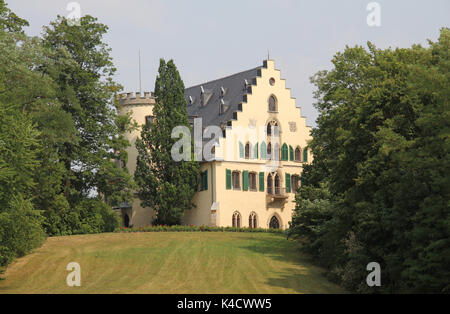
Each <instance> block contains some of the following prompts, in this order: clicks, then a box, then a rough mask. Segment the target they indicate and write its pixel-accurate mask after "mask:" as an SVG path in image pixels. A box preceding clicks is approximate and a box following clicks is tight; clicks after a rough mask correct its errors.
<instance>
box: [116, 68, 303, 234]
mask: <svg viewBox="0 0 450 314" xmlns="http://www.w3.org/2000/svg"><path fill="white" fill-rule="evenodd" d="M185 97H186V102H187V111H188V115H189V119H190V121H192V122H194V120H195V119H197V121H198V119H201V120H200V121H201V123H202V125H203V129H201V132H202V133H203V131H204V130H205V128H207V127H208V126H216V127H219V128H220V130H221V133H222V134H221V135H222V136H221V137H220V138H219V139H218V140H217V144H216V145H215V146H214V147H213V148H212V152H213V153H214V156H215V157H214V158H213V159H212V160H209V161H208V160H205V159H203V160H202V161H201V173H200V176H201V180H200V181H201V183H200V186H199V189H198V192H197V193H196V195H195V196H194V200H193V201H194V203H195V205H196V207H195V208H193V209H191V210H189V211H187V212H186V213H185V216H184V218H183V224H193V225H209V226H234V227H253V228H255V227H260V228H282V229H284V228H287V227H288V223H289V221H290V220H291V217H292V212H293V210H294V207H295V203H294V200H295V190H296V189H297V188H299V187H300V174H301V172H302V167H303V165H304V164H305V163H308V162H311V160H312V156H311V154H310V152H309V151H308V150H307V145H308V141H309V140H310V139H311V136H310V127H308V126H306V119H305V117H302V116H301V113H300V108H299V107H297V106H296V103H295V99H294V98H292V97H291V93H290V89H288V88H286V82H285V80H284V79H282V78H281V76H280V71H279V70H277V69H275V64H274V61H273V60H264V62H263V65H262V66H259V67H256V68H253V69H250V70H247V71H243V72H240V73H236V74H233V75H230V76H227V77H224V78H221V79H217V80H214V81H210V82H206V83H203V84H199V85H196V86H192V87H189V88H186V90H185ZM119 101H120V104H121V105H122V106H121V107H122V110H123V112H131V115H132V119H134V120H135V121H136V122H137V123H138V124H139V125H143V124H145V123H152V118H153V116H152V109H153V104H154V103H155V98H154V97H153V96H152V94H151V93H150V92H145V93H144V94H143V95H141V94H140V93H136V95H134V94H133V93H126V94H121V95H120V97H119ZM216 129H217V128H216ZM139 135H140V130H136V131H134V132H132V133H129V134H127V136H128V139H129V140H130V142H131V147H130V148H129V150H128V163H127V167H128V169H129V171H130V172H131V173H134V171H135V169H136V157H137V150H136V148H135V142H136V138H137V137H138V136H139ZM118 210H120V212H121V215H122V217H123V224H124V226H135V227H136V226H144V225H147V224H150V223H151V222H152V220H153V218H154V212H153V210H152V209H151V208H143V207H141V201H140V200H139V198H138V197H137V195H136V196H135V199H134V201H133V203H132V204H121V206H120V208H119V209H118Z"/></svg>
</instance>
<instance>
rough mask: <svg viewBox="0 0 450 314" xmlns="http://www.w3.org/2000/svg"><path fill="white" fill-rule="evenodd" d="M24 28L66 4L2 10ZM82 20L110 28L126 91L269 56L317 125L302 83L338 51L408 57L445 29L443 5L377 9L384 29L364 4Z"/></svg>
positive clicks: (449, 16) (275, 2)
mask: <svg viewBox="0 0 450 314" xmlns="http://www.w3.org/2000/svg"><path fill="white" fill-rule="evenodd" d="M6 2H8V6H9V8H11V9H12V10H13V11H14V12H15V13H16V14H18V15H19V16H20V17H22V18H25V19H27V20H28V21H29V22H30V27H29V28H27V29H26V31H27V33H28V34H29V35H38V34H40V33H41V31H42V26H43V25H47V24H48V23H49V22H50V21H52V20H54V19H55V18H56V15H58V14H59V15H65V16H67V15H68V14H69V11H67V10H66V7H67V4H68V3H69V2H71V1H66V0H38V1H31V0H6ZM77 2H78V3H79V4H80V6H81V13H82V15H85V14H90V15H92V16H95V17H97V18H99V21H100V22H102V23H104V24H106V25H108V26H109V32H108V34H107V36H106V38H105V40H106V42H107V43H108V44H109V45H110V47H111V48H112V56H113V58H114V62H115V65H116V67H117V69H118V71H117V75H116V80H117V81H118V82H119V83H120V84H122V85H123V86H124V91H126V92H128V91H138V90H139V76H138V50H139V49H141V58H142V80H143V83H142V89H143V90H145V91H151V90H153V87H154V80H155V77H156V73H157V69H158V65H159V58H161V57H162V58H165V59H166V60H168V59H170V58H173V59H174V61H175V64H176V65H177V67H178V69H179V70H180V73H181V77H182V79H183V80H184V83H185V85H186V87H189V86H192V85H195V84H199V83H202V82H206V81H210V80H213V79H216V78H220V77H222V76H227V75H230V74H233V73H236V72H240V71H243V70H247V69H250V68H253V67H256V66H259V65H261V64H262V61H263V59H265V58H267V51H268V50H269V51H270V58H271V59H275V66H276V68H278V69H280V70H281V75H282V77H283V78H285V79H286V80H287V87H289V88H291V92H292V96H293V97H295V98H296V99H297V105H298V106H300V107H301V108H302V115H303V116H306V117H307V124H308V125H313V126H314V125H315V122H314V121H315V119H316V117H317V112H316V110H315V109H314V108H313V102H314V99H313V95H312V92H313V90H314V86H313V85H312V84H311V83H310V82H309V78H310V77H311V76H312V75H313V74H314V73H315V72H317V71H319V70H323V69H328V68H329V67H330V60H331V58H332V57H333V55H334V54H335V53H336V52H337V51H340V50H343V49H344V48H345V45H349V46H354V45H365V44H366V42H367V41H371V42H373V43H374V44H375V45H376V46H377V47H380V48H386V47H389V46H390V47H409V46H411V45H412V44H414V43H420V44H423V45H426V43H427V39H431V40H433V41H435V40H436V39H437V38H438V35H439V29H440V28H441V27H444V26H445V27H449V26H450V25H449V24H450V23H449V21H450V1H449V0H430V1H420V0H390V1H388V0H379V1H377V2H378V3H379V4H380V6H381V26H380V27H369V26H368V25H367V22H366V18H367V15H368V14H369V12H368V11H367V10H366V6H367V4H368V3H369V2H371V1H366V0H340V1H331V0H329V1H324V0H315V1H314V0H310V1H301V0H297V1H296V0H285V1H283V0H272V1H266V0H222V1H218V0H209V1H207V0H178V1H175V0H147V1H144V0H128V1H124V0H121V1H119V0H78V1H77Z"/></svg>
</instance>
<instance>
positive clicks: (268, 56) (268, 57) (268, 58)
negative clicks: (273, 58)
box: [267, 49, 270, 60]
mask: <svg viewBox="0 0 450 314" xmlns="http://www.w3.org/2000/svg"><path fill="white" fill-rule="evenodd" d="M267 60H270V54H269V49H267Z"/></svg>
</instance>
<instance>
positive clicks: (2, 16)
mask: <svg viewBox="0 0 450 314" xmlns="http://www.w3.org/2000/svg"><path fill="white" fill-rule="evenodd" d="M24 26H29V24H28V21H26V20H24V19H21V18H20V17H18V16H17V15H16V14H15V13H14V12H12V11H11V10H10V9H9V8H8V7H7V6H6V3H5V0H0V32H8V33H21V32H23V27H24Z"/></svg>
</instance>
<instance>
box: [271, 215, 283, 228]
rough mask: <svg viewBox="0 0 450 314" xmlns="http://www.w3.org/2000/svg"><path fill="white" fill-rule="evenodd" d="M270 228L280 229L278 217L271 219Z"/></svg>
mask: <svg viewBox="0 0 450 314" xmlns="http://www.w3.org/2000/svg"><path fill="white" fill-rule="evenodd" d="M269 228H271V229H280V222H279V221H278V218H277V217H276V216H272V218H270V223H269Z"/></svg>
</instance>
